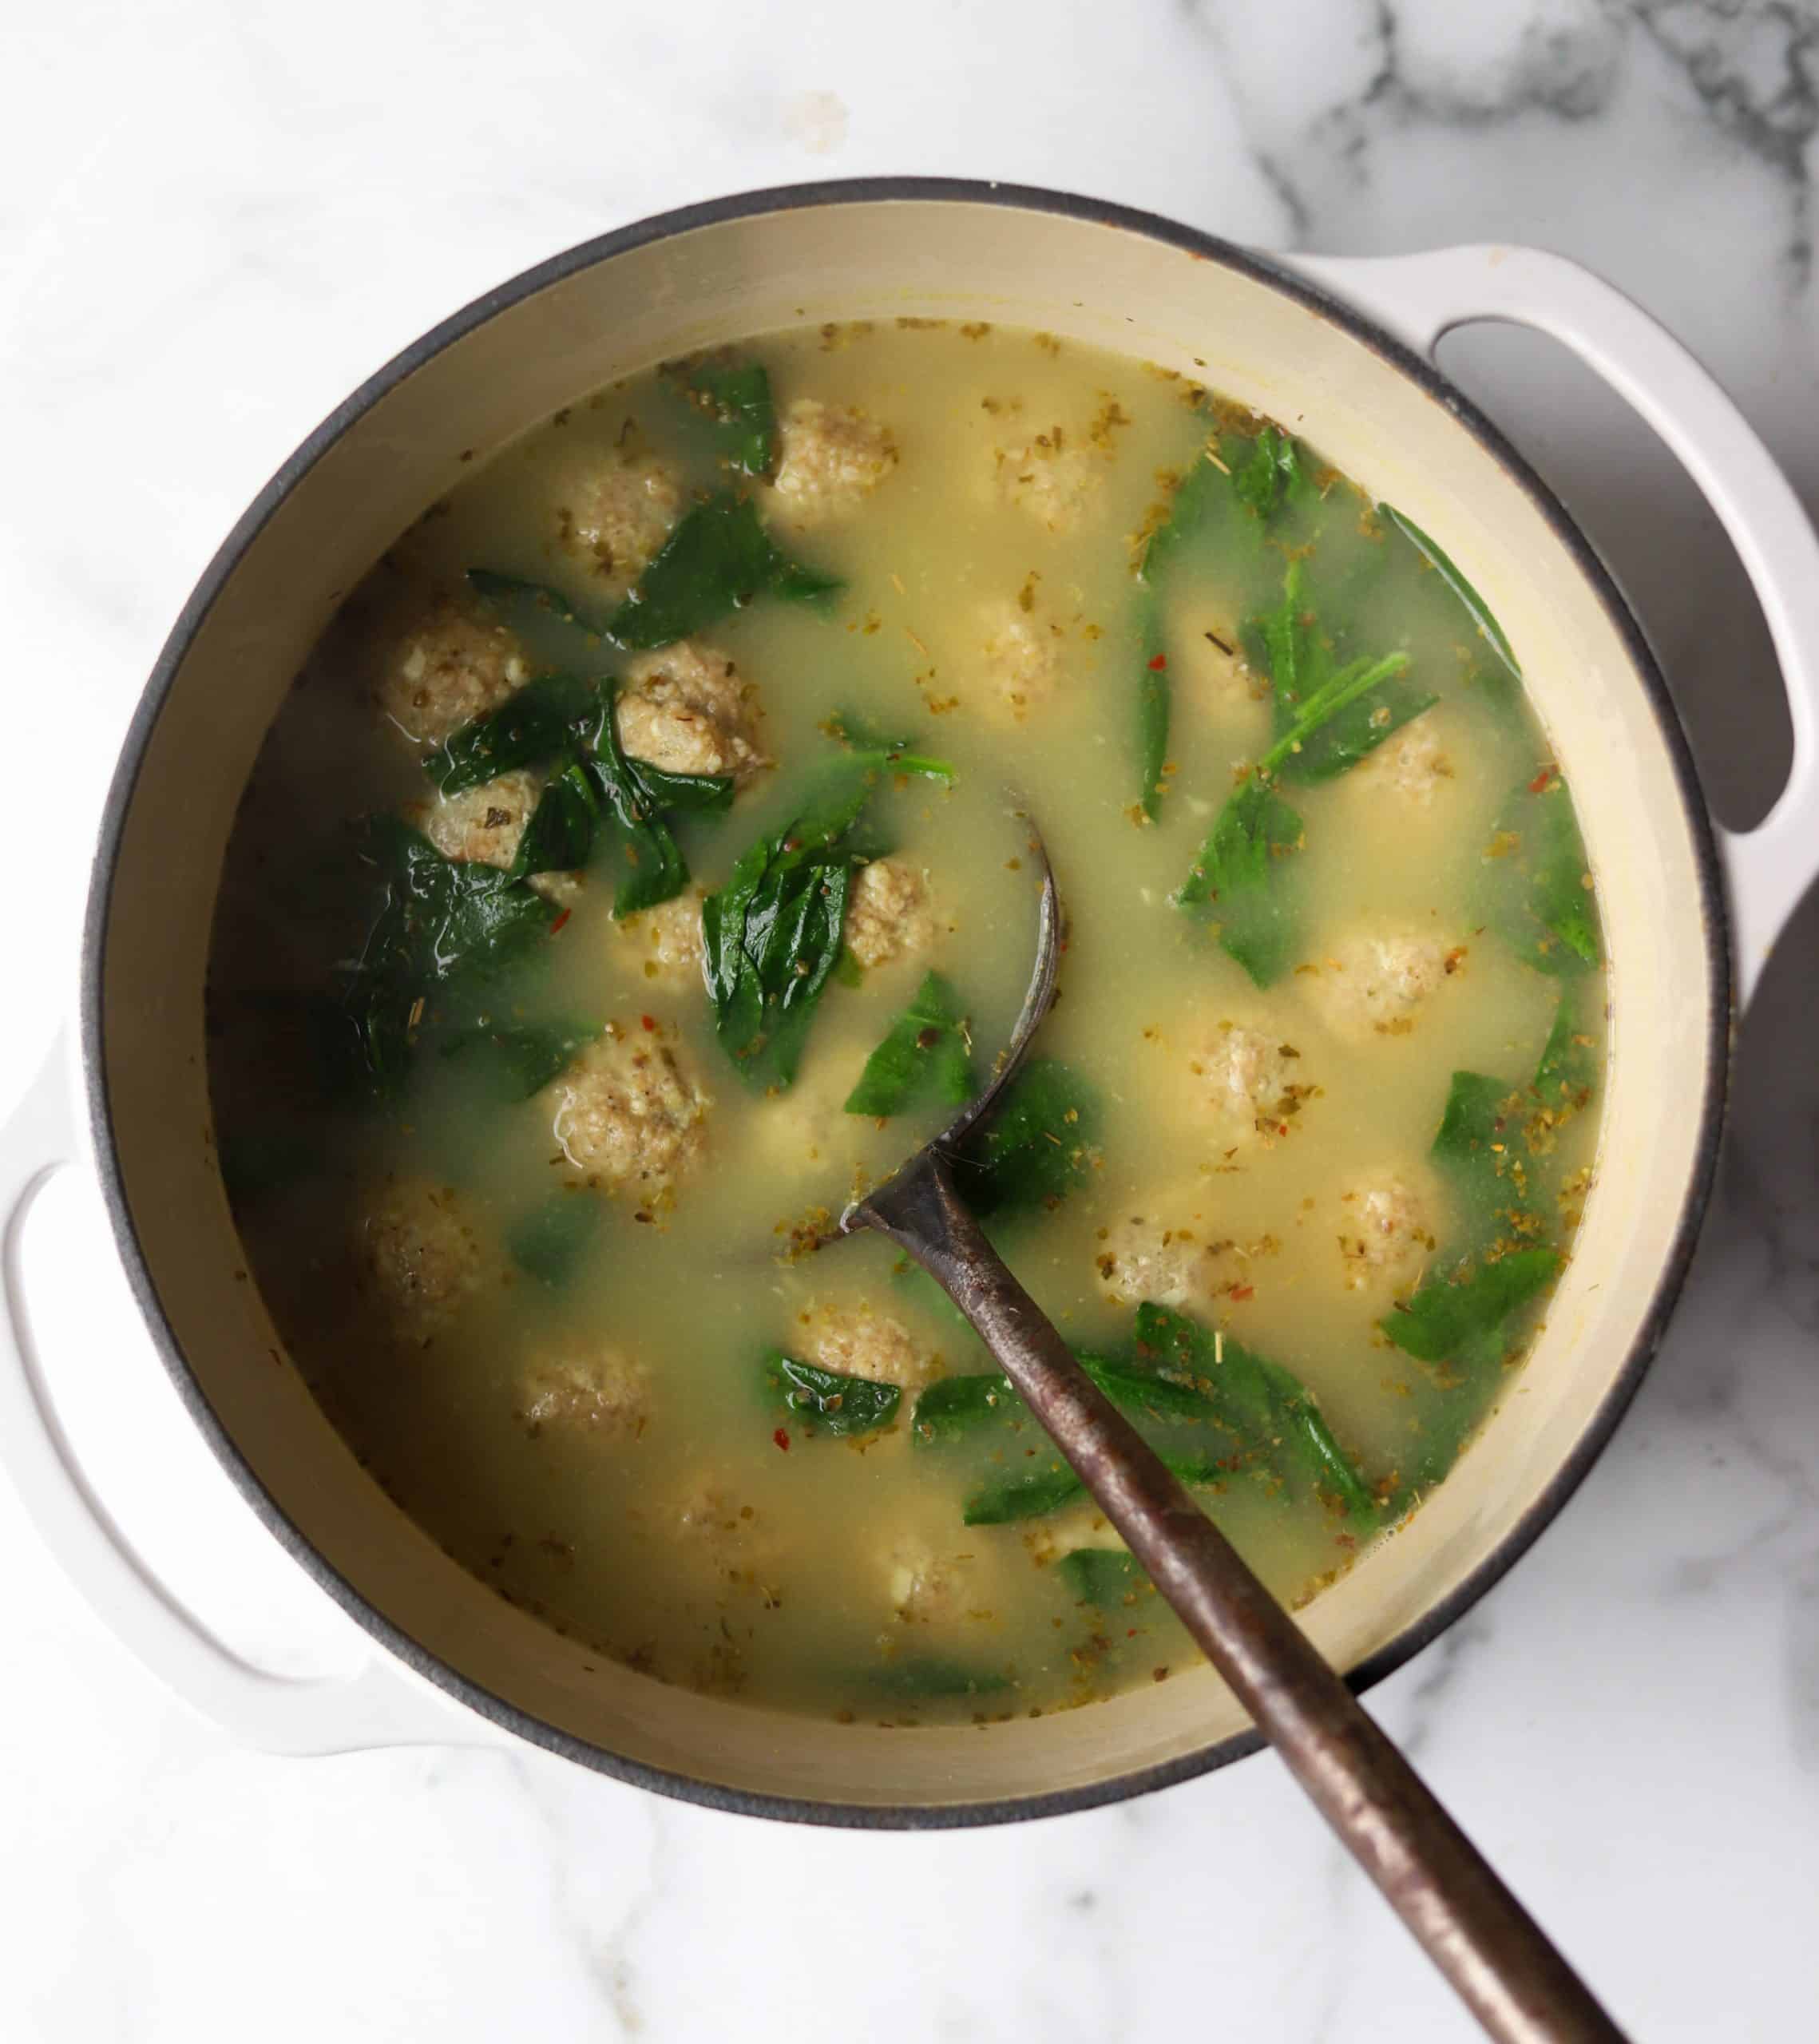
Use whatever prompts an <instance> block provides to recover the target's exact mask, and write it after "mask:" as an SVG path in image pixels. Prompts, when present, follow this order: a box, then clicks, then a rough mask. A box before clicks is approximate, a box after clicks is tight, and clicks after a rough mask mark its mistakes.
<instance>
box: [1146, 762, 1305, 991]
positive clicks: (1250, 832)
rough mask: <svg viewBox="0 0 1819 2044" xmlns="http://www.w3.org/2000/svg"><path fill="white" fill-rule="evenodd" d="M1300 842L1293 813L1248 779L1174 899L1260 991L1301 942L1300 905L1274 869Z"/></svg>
mask: <svg viewBox="0 0 1819 2044" xmlns="http://www.w3.org/2000/svg"><path fill="white" fill-rule="evenodd" d="M1305 843H1306V832H1305V830H1304V829H1303V827H1302V820H1301V817H1300V814H1299V813H1298V811H1297V810H1292V809H1290V807H1289V806H1288V804H1287V803H1286V802H1284V801H1283V800H1282V798H1281V796H1279V795H1278V794H1276V792H1275V790H1274V789H1273V788H1271V787H1270V785H1269V783H1268V782H1266V781H1264V780H1262V779H1261V778H1256V777H1253V778H1251V779H1250V780H1248V781H1246V782H1245V784H1244V785H1243V786H1242V787H1241V788H1240V789H1239V790H1238V792H1237V793H1236V794H1234V795H1233V797H1232V798H1231V800H1230V801H1229V802H1227V804H1226V806H1225V807H1224V808H1223V809H1222V810H1220V811H1219V817H1218V819H1217V821H1216V822H1215V823H1214V825H1213V827H1212V830H1211V833H1210V834H1208V836H1207V842H1206V843H1205V844H1204V845H1203V846H1202V847H1201V848H1200V856H1199V858H1197V859H1196V860H1195V862H1194V864H1193V866H1192V867H1191V869H1189V872H1188V875H1187V880H1186V881H1184V882H1183V885H1182V886H1181V889H1180V890H1179V893H1177V894H1176V896H1175V903H1176V905H1177V906H1178V907H1179V908H1182V909H1187V910H1188V911H1189V912H1190V913H1195V914H1197V915H1199V917H1201V919H1202V920H1203V921H1208V922H1210V923H1211V925H1212V928H1213V930H1214V933H1215V935H1216V936H1217V937H1218V938H1219V946H1220V949H1222V950H1223V951H1225V952H1226V953H1228V954H1229V955H1230V956H1231V957H1233V958H1235V959H1236V960H1237V961H1238V964H1239V965H1242V967H1243V968H1244V969H1245V971H1246V972H1248V973H1249V974H1250V976H1251V978H1252V979H1253V980H1255V982H1256V983H1257V984H1258V986H1260V987H1266V986H1268V985H1269V984H1270V983H1271V981H1272V980H1278V979H1280V978H1281V976H1282V974H1283V973H1284V972H1286V970H1287V969H1288V967H1289V966H1290V964H1291V963H1292V962H1293V961H1294V956H1295V953H1296V951H1297V949H1298V948H1299V945H1300V943H1301V929H1302V925H1301V903H1300V901H1299V899H1298V896H1297V893H1296V892H1295V890H1294V889H1293V888H1292V886H1291V885H1290V881H1289V878H1288V875H1287V873H1286V872H1283V871H1279V870H1278V867H1279V866H1281V865H1282V862H1284V861H1286V860H1288V859H1290V858H1293V857H1294V854H1297V853H1298V852H1299V851H1300V850H1302V846H1304V845H1305Z"/></svg>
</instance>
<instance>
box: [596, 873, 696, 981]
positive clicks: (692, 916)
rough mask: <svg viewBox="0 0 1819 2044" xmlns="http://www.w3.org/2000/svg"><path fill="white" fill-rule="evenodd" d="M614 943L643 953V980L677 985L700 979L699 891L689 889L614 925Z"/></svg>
mask: <svg viewBox="0 0 1819 2044" xmlns="http://www.w3.org/2000/svg"><path fill="white" fill-rule="evenodd" d="M612 927H613V929H614V931H615V933H616V941H619V942H620V943H624V944H628V945H632V946H634V947H635V948H636V949H637V950H639V951H640V952H641V953H643V961H644V977H645V978H646V979H648V980H664V981H668V982H673V983H674V984H677V985H686V984H691V983H696V984H698V983H699V980H700V977H701V957H702V937H701V889H699V887H691V888H689V889H687V890H686V891H685V892H684V893H680V894H678V895H676V897H675V898H674V899H673V900H672V901H660V902H659V903H658V905H656V908H654V909H644V910H643V911H642V912H641V913H639V914H637V915H632V916H628V917H626V918H625V919H624V921H623V922H617V923H615V924H614V925H612Z"/></svg>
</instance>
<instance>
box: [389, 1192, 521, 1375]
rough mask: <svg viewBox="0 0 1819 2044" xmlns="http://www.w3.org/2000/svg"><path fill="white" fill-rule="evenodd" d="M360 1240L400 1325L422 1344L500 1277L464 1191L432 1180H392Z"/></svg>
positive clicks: (391, 1313) (406, 1335)
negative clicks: (465, 1203) (470, 1214)
mask: <svg viewBox="0 0 1819 2044" xmlns="http://www.w3.org/2000/svg"><path fill="white" fill-rule="evenodd" d="M359 1246H360V1251H361V1258H362V1262H363V1266H364V1270H365V1274H367V1276H368V1277H370V1278H371V1280H372V1281H373V1283H374V1285H375V1286H376V1288H377V1289H378V1293H379V1294H380V1296H381V1297H382V1299H383V1301H384V1302H385V1305H386V1309H387V1311H388V1312H389V1313H390V1316H391V1317H392V1319H393V1321H394V1324H395V1325H396V1327H397V1329H398V1332H399V1333H401V1334H402V1335H404V1336H405V1337H406V1338H408V1339H410V1340H413V1341H419V1342H427V1341H429V1340H430V1338H431V1337H432V1336H433V1335H434V1333H436V1332H437V1330H438V1329H439V1328H441V1327H442V1326H443V1325H446V1323H447V1322H448V1321H450V1320H451V1319H453V1318H454V1316H455V1314H456V1313H458V1312H459V1311H460V1309H462V1306H463V1305H466V1303H467V1302H468V1301H470V1299H472V1298H473V1297H474V1296H475V1295H476V1294H477V1293H479V1292H480V1291H481V1290H482V1289H485V1286H486V1285H488V1284H489V1283H492V1282H494V1281H497V1278H498V1277H499V1275H500V1271H499V1266H498V1264H497V1260H496V1259H495V1258H494V1257H493V1255H492V1254H491V1253H490V1252H489V1250H487V1248H486V1247H485V1246H484V1245H483V1244H482V1242H481V1238H480V1237H479V1236H478V1234H476V1233H475V1231H474V1227H473V1225H472V1223H471V1222H470V1221H469V1220H468V1218H467V1215H466V1210H465V1208H464V1206H463V1205H462V1199H461V1196H460V1194H458V1193H457V1192H456V1191H455V1190H454V1187H453V1186H443V1185H438V1184H437V1183H436V1182H434V1180H433V1179H430V1178H394V1179H393V1180H391V1181H390V1182H388V1183H387V1184H386V1186H385V1187H384V1189H383V1190H382V1191H381V1192H379V1193H378V1195H377V1196H376V1197H375V1198H374V1200H373V1201H372V1202H371V1205H370V1206H369V1207H368V1209H367V1214H366V1218H365V1221H364V1223H363V1227H362V1230H361V1240H360V1245H359Z"/></svg>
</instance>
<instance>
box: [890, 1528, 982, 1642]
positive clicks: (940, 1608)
mask: <svg viewBox="0 0 1819 2044" xmlns="http://www.w3.org/2000/svg"><path fill="white" fill-rule="evenodd" d="M885 1571H886V1585H887V1587H888V1589H889V1592H890V1603H891V1608H892V1610H894V1611H895V1612H896V1614H897V1615H898V1618H902V1620H903V1621H904V1622H906V1624H909V1625H929V1624H931V1623H937V1624H938V1623H941V1622H946V1621H951V1620H953V1619H955V1618H966V1617H969V1616H970V1615H972V1614H971V1612H970V1611H969V1608H968V1607H969V1604H970V1603H972V1602H975V1601H976V1600H977V1596H978V1594H979V1586H978V1581H977V1568H976V1565H975V1564H974V1563H973V1559H972V1558H971V1557H970V1556H969V1555H939V1554H937V1553H936V1551H935V1550H934V1549H933V1547H930V1546H929V1543H928V1542H927V1541H926V1540H924V1539H919V1538H917V1537H916V1536H915V1535H908V1536H906V1537H905V1538H904V1539H900V1540H898V1541H897V1542H896V1543H894V1545H893V1547H891V1548H890V1551H889V1553H888V1554H887V1555H886V1557H885ZM980 1615H981V1616H983V1615H984V1614H983V1613H981V1614H980Z"/></svg>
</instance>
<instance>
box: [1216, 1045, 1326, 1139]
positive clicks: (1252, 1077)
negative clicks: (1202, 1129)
mask: <svg viewBox="0 0 1819 2044" xmlns="http://www.w3.org/2000/svg"><path fill="white" fill-rule="evenodd" d="M1188 1069H1189V1070H1190V1071H1191V1072H1192V1073H1193V1075H1194V1076H1195V1079H1198V1080H1199V1081H1200V1082H1201V1084H1202V1086H1203V1089H1204V1094H1205V1098H1206V1101H1207V1105H1208V1106H1209V1107H1211V1109H1212V1111H1213V1115H1214V1118H1215V1120H1216V1121H1217V1123H1218V1124H1219V1140H1220V1142H1221V1143H1223V1145H1224V1146H1225V1147H1238V1145H1240V1144H1243V1143H1253V1142H1259V1141H1260V1142H1262V1143H1264V1144H1265V1145H1268V1144H1269V1143H1273V1142H1274V1141H1275V1140H1276V1139H1277V1138H1278V1137H1279V1136H1284V1135H1287V1134H1288V1133H1289V1131H1290V1128H1291V1127H1293V1125H1294V1116H1295V1115H1297V1114H1298V1113H1299V1112H1300V1111H1301V1108H1302V1103H1304V1102H1305V1101H1306V1099H1309V1097H1310V1095H1312V1094H1313V1092H1314V1087H1313V1086H1312V1085H1311V1084H1310V1083H1309V1082H1308V1081H1307V1080H1306V1079H1305V1078H1304V1076H1303V1075H1302V1063H1301V1053H1300V1052H1299V1051H1298V1050H1297V1049H1296V1048H1295V1047H1294V1044H1286V1043H1284V1042H1283V1041H1282V1038H1281V1037H1280V1036H1272V1035H1269V1034H1266V1032H1264V1031H1262V1030H1261V1029H1252V1028H1246V1027H1245V1026H1243V1025H1242V1024H1238V1023H1232V1022H1222V1023H1221V1024H1219V1034H1218V1035H1217V1036H1215V1037H1214V1039H1213V1040H1212V1042H1211V1044H1210V1045H1209V1046H1208V1048H1207V1052H1206V1054H1205V1055H1204V1056H1203V1057H1200V1058H1197V1059H1195V1060H1194V1062H1193V1063H1192V1064H1191V1065H1190V1066H1189V1068H1188Z"/></svg>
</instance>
